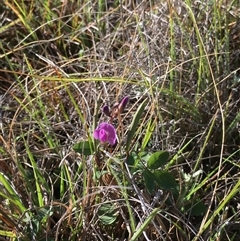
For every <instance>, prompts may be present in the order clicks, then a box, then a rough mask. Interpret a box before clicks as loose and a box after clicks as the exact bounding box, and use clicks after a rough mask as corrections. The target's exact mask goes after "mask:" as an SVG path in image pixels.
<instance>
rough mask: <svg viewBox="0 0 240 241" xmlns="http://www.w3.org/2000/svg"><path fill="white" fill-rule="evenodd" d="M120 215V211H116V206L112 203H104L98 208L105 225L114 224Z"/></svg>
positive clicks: (100, 218) (99, 216)
mask: <svg viewBox="0 0 240 241" xmlns="http://www.w3.org/2000/svg"><path fill="white" fill-rule="evenodd" d="M117 217H118V211H116V209H115V207H114V206H113V205H112V204H110V203H107V204H103V205H102V206H101V207H100V208H99V209H98V218H99V220H100V221H101V222H102V224H104V225H111V224H113V223H114V222H115V221H116V219H117Z"/></svg>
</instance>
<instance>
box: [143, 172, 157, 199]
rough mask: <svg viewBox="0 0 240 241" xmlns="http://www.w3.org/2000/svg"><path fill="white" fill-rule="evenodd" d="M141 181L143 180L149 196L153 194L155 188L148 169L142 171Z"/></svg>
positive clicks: (152, 176) (152, 177)
mask: <svg viewBox="0 0 240 241" xmlns="http://www.w3.org/2000/svg"><path fill="white" fill-rule="evenodd" d="M143 180H144V183H145V187H146V189H147V191H148V192H149V193H150V194H153V193H154V191H155V187H156V184H155V179H154V175H153V173H152V172H150V171H149V170H148V169H145V170H144V171H143Z"/></svg>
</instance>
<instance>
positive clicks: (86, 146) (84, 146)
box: [73, 141, 93, 156]
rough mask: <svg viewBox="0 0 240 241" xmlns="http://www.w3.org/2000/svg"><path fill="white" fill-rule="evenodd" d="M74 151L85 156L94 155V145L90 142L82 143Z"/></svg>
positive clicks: (76, 145)
mask: <svg viewBox="0 0 240 241" xmlns="http://www.w3.org/2000/svg"><path fill="white" fill-rule="evenodd" d="M73 150H74V151H75V152H78V153H80V154H83V155H84V156H89V155H92V154H93V143H92V142H89V141H81V142H78V143H77V144H75V145H74V146H73Z"/></svg>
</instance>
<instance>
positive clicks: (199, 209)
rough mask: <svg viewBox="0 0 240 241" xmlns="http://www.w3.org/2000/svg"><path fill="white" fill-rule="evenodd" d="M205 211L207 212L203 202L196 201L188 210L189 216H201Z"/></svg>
mask: <svg viewBox="0 0 240 241" xmlns="http://www.w3.org/2000/svg"><path fill="white" fill-rule="evenodd" d="M206 210H207V207H206V206H205V205H204V204H203V202H202V201H198V202H196V203H195V204H194V205H193V206H192V208H191V209H190V215H191V216H201V215H203V214H204V213H205V212H206Z"/></svg>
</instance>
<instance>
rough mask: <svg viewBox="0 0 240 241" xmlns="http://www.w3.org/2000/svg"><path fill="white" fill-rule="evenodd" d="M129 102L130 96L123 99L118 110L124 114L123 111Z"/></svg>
mask: <svg viewBox="0 0 240 241" xmlns="http://www.w3.org/2000/svg"><path fill="white" fill-rule="evenodd" d="M128 101H129V96H125V97H124V98H122V100H121V102H120V104H119V106H118V109H119V112H120V113H122V112H123V110H124V109H125V107H126V105H127V103H128Z"/></svg>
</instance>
